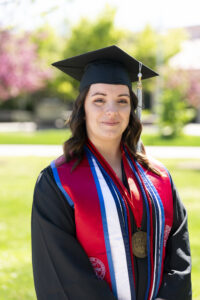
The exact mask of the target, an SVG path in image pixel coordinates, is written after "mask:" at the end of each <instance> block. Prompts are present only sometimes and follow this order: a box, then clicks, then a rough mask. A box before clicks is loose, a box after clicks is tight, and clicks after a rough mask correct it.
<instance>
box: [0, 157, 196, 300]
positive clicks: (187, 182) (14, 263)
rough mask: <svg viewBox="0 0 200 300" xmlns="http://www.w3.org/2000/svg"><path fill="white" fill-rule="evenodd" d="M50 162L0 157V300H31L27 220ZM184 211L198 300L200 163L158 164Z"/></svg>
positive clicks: (194, 285) (27, 158)
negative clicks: (169, 178)
mask: <svg viewBox="0 0 200 300" xmlns="http://www.w3.org/2000/svg"><path fill="white" fill-rule="evenodd" d="M52 159H53V158H37V157H26V158H21V157H20V158H19V157H12V158H6V157H0V166H1V168H0V182H1V189H0V208H1V209H0V299H2V300H35V299H36V297H35V292H34V287H33V278H32V268H31V242H30V217H31V205H32V194H33V189H34V185H35V181H36V178H37V175H38V173H39V171H40V170H41V169H42V168H43V167H45V166H46V165H47V164H49V163H50V161H51V160H52ZM162 162H163V163H164V164H165V165H166V166H167V167H168V168H169V170H170V172H171V174H172V177H173V179H174V181H175V184H176V185H177V187H178V190H179V193H180V195H181V198H182V200H183V202H184V204H185V206H186V208H187V210H188V215H189V231H190V240H191V249H192V260H193V271H192V282H193V300H200V285H199V275H200V239H199V228H200V218H199V215H200V201H199V194H200V185H199V182H200V160H195V161H194V160H193V161H192V160H177V159H176V160H162Z"/></svg>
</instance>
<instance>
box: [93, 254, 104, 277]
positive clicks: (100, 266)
mask: <svg viewBox="0 0 200 300" xmlns="http://www.w3.org/2000/svg"><path fill="white" fill-rule="evenodd" d="M89 260H90V262H91V264H92V266H93V268H94V271H95V273H96V275H97V277H98V278H99V279H101V280H102V279H104V277H105V274H106V268H105V265H104V263H103V262H102V261H101V260H100V259H99V258H96V257H89Z"/></svg>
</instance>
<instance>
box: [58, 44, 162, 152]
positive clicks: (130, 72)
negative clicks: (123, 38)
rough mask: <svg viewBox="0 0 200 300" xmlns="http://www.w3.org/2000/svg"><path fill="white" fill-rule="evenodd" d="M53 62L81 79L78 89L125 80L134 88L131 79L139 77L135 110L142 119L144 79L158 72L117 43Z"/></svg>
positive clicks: (139, 148)
mask: <svg viewBox="0 0 200 300" xmlns="http://www.w3.org/2000/svg"><path fill="white" fill-rule="evenodd" d="M52 65H53V66H54V67H57V68H58V69H60V70H61V71H63V72H64V73H66V74H68V75H69V76H71V77H72V78H75V79H76V80H78V81H80V86H79V91H82V90H83V89H84V88H86V87H88V86H90V85H91V84H93V83H109V84H124V85H127V86H128V87H130V88H131V87H132V86H131V83H132V82H134V81H137V97H138V106H137V109H136V114H137V116H138V118H139V119H140V120H141V111H142V79H147V78H151V77H154V76H158V74H157V73H156V72H154V71H153V70H151V69H150V68H148V67H147V66H145V65H143V64H142V63H141V62H140V61H138V60H136V59H135V58H133V57H132V56H130V55H129V54H128V53H126V52H124V51H123V50H122V49H120V48H119V47H117V46H115V45H113V46H110V47H106V48H101V49H98V50H95V51H90V52H86V53H84V54H81V55H77V56H73V57H70V58H67V59H64V60H61V61H58V62H55V63H53V64H52ZM141 149H142V148H141V142H140V141H139V142H138V145H137V150H138V151H139V152H141Z"/></svg>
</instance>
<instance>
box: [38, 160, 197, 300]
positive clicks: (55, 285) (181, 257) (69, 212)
mask: <svg viewBox="0 0 200 300" xmlns="http://www.w3.org/2000/svg"><path fill="white" fill-rule="evenodd" d="M122 170H123V168H122ZM122 173H123V183H124V185H125V186H126V187H127V188H128V183H127V180H126V176H125V172H124V171H123V172H122ZM77 188H78V185H77ZM80 192H81V191H80ZM172 193H173V205H174V210H173V226H172V230H171V232H170V235H169V238H168V241H167V248H166V257H165V263H164V274H163V280H162V284H161V286H160V289H159V292H158V295H157V298H162V299H166V300H191V299H192V291H191V260H190V247H189V238H188V229H187V213H186V210H185V208H184V206H183V204H182V203H181V201H180V198H179V195H178V193H177V190H176V188H175V185H174V183H173V181H172ZM129 211H130V217H131V230H132V234H133V233H134V232H135V231H136V225H135V222H134V217H133V214H132V211H131V209H130V208H129ZM145 220H146V211H145V210H144V211H143V218H142V226H143V228H144V230H145V229H146V222H145ZM88 238H92V237H88ZM133 257H134V269H135V277H136V278H135V280H136V284H135V286H136V287H135V289H136V299H137V300H144V299H145V286H146V283H147V259H146V258H144V259H141V258H136V257H135V256H133ZM32 262H33V274H34V283H35V289H36V294H37V299H38V300H102V299H106V300H116V298H115V297H114V295H113V293H112V291H111V289H110V287H109V285H108V284H107V282H105V281H104V280H100V279H98V278H97V277H96V275H95V272H94V270H93V267H92V265H91V263H90V261H89V259H88V257H87V255H86V253H85V251H84V250H83V248H82V246H81V245H80V243H79V242H78V240H77V239H76V227H75V221H74V209H73V208H72V207H71V206H70V205H69V204H68V202H67V201H66V199H65V197H64V195H63V194H62V192H61V191H60V190H59V188H58V186H57V185H56V182H55V180H54V177H53V173H52V170H51V167H50V166H49V167H47V168H45V169H44V170H43V171H42V172H41V173H40V175H39V177H38V180H37V182H36V186H35V191H34V201H33V208H32ZM130 300H131V299H130Z"/></svg>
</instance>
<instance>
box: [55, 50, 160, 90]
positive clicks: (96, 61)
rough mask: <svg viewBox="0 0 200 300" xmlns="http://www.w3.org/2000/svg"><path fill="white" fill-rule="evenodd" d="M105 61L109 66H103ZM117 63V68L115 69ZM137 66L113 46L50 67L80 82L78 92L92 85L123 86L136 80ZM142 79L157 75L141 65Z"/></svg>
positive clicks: (136, 62)
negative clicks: (108, 84)
mask: <svg viewBox="0 0 200 300" xmlns="http://www.w3.org/2000/svg"><path fill="white" fill-rule="evenodd" d="M105 61H106V62H107V63H108V62H109V64H107V63H106V64H107V66H106V64H105ZM116 63H117V67H116ZM139 64H140V62H139V61H137V60H136V59H135V58H133V57H132V56H130V55H129V54H127V53H126V52H124V51H123V50H122V49H120V48H119V47H117V46H115V45H113V46H109V47H106V48H101V49H98V50H95V51H90V52H87V53H83V54H81V55H78V56H73V57H70V58H67V59H64V60H61V61H58V62H55V63H53V64H52V65H53V66H54V67H56V68H58V69H59V70H61V71H62V72H64V73H66V74H68V75H69V76H71V77H72V78H74V79H76V80H78V81H80V82H81V83H80V91H81V90H83V89H84V88H85V87H86V86H89V85H90V84H93V83H110V84H125V85H128V86H131V82H134V81H137V80H138V73H139ZM141 72H142V79H147V78H150V77H154V76H157V75H158V74H157V73H156V72H154V71H153V70H151V69H150V68H148V67H147V66H145V65H142V70H141Z"/></svg>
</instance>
